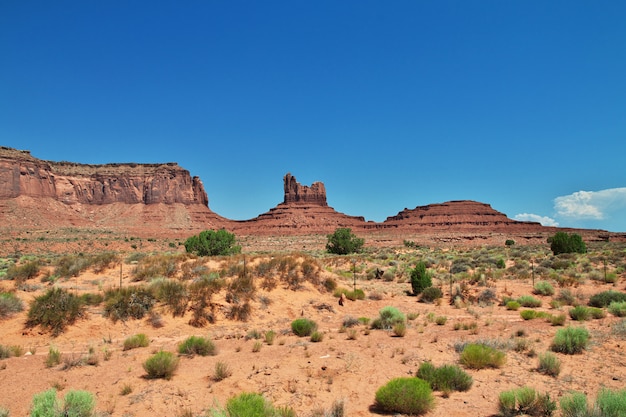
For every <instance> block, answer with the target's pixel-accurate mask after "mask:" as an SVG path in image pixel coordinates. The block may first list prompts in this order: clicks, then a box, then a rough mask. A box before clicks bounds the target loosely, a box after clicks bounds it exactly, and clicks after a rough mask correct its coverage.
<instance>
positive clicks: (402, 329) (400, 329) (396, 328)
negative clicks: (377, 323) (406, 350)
mask: <svg viewBox="0 0 626 417" xmlns="http://www.w3.org/2000/svg"><path fill="white" fill-rule="evenodd" d="M393 334H394V335H396V336H398V337H404V335H405V334H406V323H405V322H398V323H396V324H394V325H393Z"/></svg>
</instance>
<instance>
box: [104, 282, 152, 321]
mask: <svg viewBox="0 0 626 417" xmlns="http://www.w3.org/2000/svg"><path fill="white" fill-rule="evenodd" d="M155 301H156V300H155V298H154V296H153V295H152V292H150V290H148V289H147V288H146V287H143V286H135V287H124V288H117V289H112V290H108V291H106V292H105V293H104V317H108V318H110V319H111V320H113V322H114V323H115V322H117V321H118V320H121V321H126V320H128V319H130V318H133V319H141V318H143V317H144V316H145V315H146V314H147V313H148V312H149V311H150V309H152V306H153V305H154V303H155Z"/></svg>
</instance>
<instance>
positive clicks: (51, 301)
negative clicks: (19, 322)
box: [26, 288, 85, 336]
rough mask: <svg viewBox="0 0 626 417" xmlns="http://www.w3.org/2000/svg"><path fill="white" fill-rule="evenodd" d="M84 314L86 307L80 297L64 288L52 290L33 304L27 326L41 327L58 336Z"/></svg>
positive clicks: (36, 299) (29, 311) (37, 298)
mask: <svg viewBox="0 0 626 417" xmlns="http://www.w3.org/2000/svg"><path fill="white" fill-rule="evenodd" d="M84 314H85V307H84V305H83V303H82V302H81V300H80V298H79V297H78V296H76V295H75V294H72V293H70V292H68V291H67V290H64V289H62V288H51V289H50V290H48V291H47V292H46V293H45V294H43V295H40V296H38V297H35V299H34V300H33V302H32V303H31V305H30V308H29V310H28V318H27V320H26V326H28V327H35V326H41V327H42V328H43V329H44V330H47V331H50V332H51V333H52V335H53V336H58V335H60V334H61V333H63V332H64V331H65V329H66V328H67V326H69V325H71V324H73V323H74V322H75V321H76V320H78V319H79V318H81V317H83V316H84Z"/></svg>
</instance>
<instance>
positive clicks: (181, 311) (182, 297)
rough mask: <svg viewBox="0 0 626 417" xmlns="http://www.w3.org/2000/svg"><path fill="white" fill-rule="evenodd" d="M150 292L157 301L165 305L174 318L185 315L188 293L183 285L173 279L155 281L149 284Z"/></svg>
mask: <svg viewBox="0 0 626 417" xmlns="http://www.w3.org/2000/svg"><path fill="white" fill-rule="evenodd" d="M150 290H151V291H152V293H153V294H154V295H155V296H156V298H157V300H159V301H161V302H162V303H165V305H167V307H168V308H169V310H170V311H171V313H172V315H173V316H174V317H177V316H181V317H182V316H184V315H185V311H187V304H188V302H189V292H188V291H187V286H186V285H185V284H184V283H182V282H180V281H176V280H173V279H156V280H154V281H152V282H151V283H150Z"/></svg>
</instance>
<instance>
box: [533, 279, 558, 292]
mask: <svg viewBox="0 0 626 417" xmlns="http://www.w3.org/2000/svg"><path fill="white" fill-rule="evenodd" d="M533 293H534V294H536V295H554V287H553V286H552V284H550V283H549V282H548V281H538V282H536V283H535V286H534V288H533Z"/></svg>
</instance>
